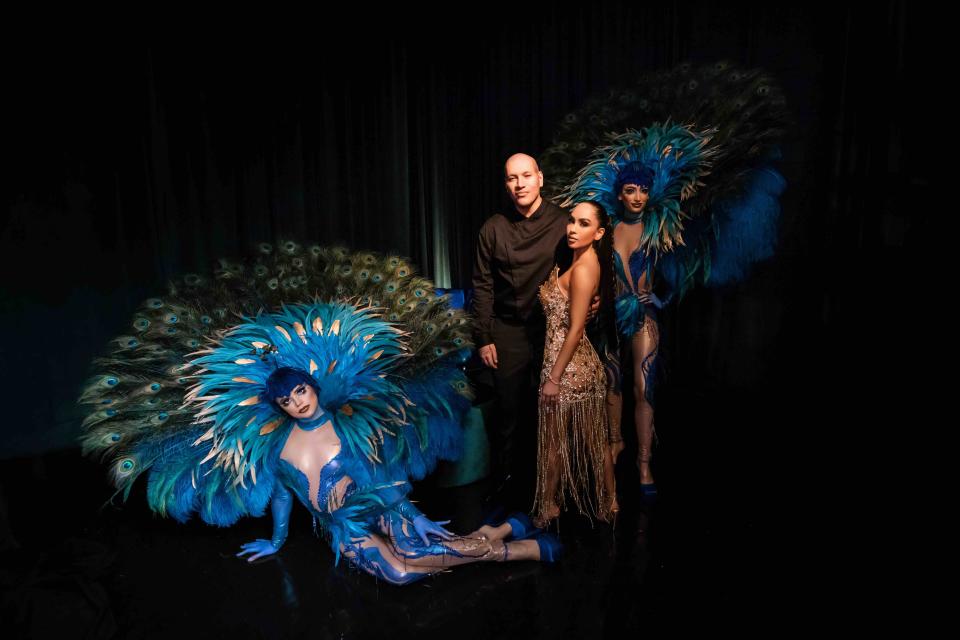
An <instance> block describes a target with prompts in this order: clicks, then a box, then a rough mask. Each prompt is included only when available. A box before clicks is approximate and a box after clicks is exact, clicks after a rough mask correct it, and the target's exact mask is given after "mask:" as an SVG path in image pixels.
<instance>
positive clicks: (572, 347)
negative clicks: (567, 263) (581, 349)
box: [544, 265, 600, 395]
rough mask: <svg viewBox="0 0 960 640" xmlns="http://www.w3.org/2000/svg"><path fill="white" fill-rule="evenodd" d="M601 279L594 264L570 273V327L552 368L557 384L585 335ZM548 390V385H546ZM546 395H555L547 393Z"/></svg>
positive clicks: (552, 374) (552, 379)
mask: <svg viewBox="0 0 960 640" xmlns="http://www.w3.org/2000/svg"><path fill="white" fill-rule="evenodd" d="M599 281H600V271H599V269H594V268H592V265H578V266H575V267H573V271H572V272H571V273H570V328H569V329H568V330H567V335H566V337H565V338H564V339H563V346H562V347H560V353H558V354H557V360H556V362H554V363H553V368H552V369H550V380H549V381H548V382H547V384H550V383H551V382H552V383H553V384H557V383H559V382H560V377H561V376H562V375H563V372H564V370H565V369H566V368H567V365H568V364H570V359H571V358H573V354H574V352H575V351H576V350H577V345H578V344H580V338H581V337H583V329H584V326H586V323H587V311H588V310H589V309H590V301H591V298H592V297H593V292H594V290H595V289H596V288H597V283H598V282H599ZM544 389H545V390H546V385H544ZM544 395H555V394H552V393H545V394H544Z"/></svg>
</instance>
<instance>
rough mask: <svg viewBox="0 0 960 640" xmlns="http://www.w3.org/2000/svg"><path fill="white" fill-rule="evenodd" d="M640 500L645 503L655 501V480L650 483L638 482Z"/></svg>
mask: <svg viewBox="0 0 960 640" xmlns="http://www.w3.org/2000/svg"><path fill="white" fill-rule="evenodd" d="M640 500H642V501H643V502H647V503H653V502H656V501H657V485H656V483H655V482H651V483H650V484H644V483H643V482H641V483H640Z"/></svg>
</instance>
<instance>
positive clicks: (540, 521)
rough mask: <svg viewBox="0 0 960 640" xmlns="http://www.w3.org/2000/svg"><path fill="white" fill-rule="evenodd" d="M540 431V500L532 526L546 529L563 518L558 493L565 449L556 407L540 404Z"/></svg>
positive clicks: (538, 468)
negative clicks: (562, 452) (551, 522)
mask: <svg viewBox="0 0 960 640" xmlns="http://www.w3.org/2000/svg"><path fill="white" fill-rule="evenodd" d="M539 431H540V433H539V439H540V441H539V442H538V460H537V500H536V505H534V509H535V513H534V514H533V523H534V525H536V526H537V527H538V528H541V529H543V528H545V527H546V526H547V525H548V524H550V521H551V520H553V519H555V518H557V517H558V516H559V515H560V506H559V505H558V504H557V489H558V486H559V484H560V464H561V460H560V447H561V446H563V445H562V443H561V437H562V434H561V433H560V429H559V424H558V414H557V407H556V406H552V405H549V404H542V403H541V406H540V430H539Z"/></svg>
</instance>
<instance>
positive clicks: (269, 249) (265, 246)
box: [257, 242, 273, 255]
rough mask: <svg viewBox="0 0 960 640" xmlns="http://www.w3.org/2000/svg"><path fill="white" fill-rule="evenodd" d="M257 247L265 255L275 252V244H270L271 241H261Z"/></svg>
mask: <svg viewBox="0 0 960 640" xmlns="http://www.w3.org/2000/svg"><path fill="white" fill-rule="evenodd" d="M257 249H259V250H260V253H262V254H264V255H270V254H271V253H273V246H272V245H270V243H269V242H261V243H260V244H259V245H257Z"/></svg>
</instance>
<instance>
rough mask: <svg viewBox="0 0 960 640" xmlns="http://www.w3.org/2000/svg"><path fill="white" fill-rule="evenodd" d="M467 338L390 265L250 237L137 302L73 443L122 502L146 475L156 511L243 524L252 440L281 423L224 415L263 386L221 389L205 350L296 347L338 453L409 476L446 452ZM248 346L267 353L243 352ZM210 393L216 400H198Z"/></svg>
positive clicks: (230, 384)
mask: <svg viewBox="0 0 960 640" xmlns="http://www.w3.org/2000/svg"><path fill="white" fill-rule="evenodd" d="M314 323H317V327H314ZM321 323H322V326H323V331H322V335H321V333H317V332H316V331H315V329H319V326H320V324H321ZM278 327H279V328H282V329H283V331H281V330H280V329H278ZM300 328H302V329H303V331H300ZM469 335H470V327H469V326H468V319H467V316H466V315H465V314H464V313H463V312H462V311H460V310H454V309H451V308H450V307H449V304H448V302H447V298H446V296H438V295H437V294H436V292H435V288H434V287H433V284H432V283H431V282H430V281H429V280H428V279H426V278H423V277H420V276H418V275H417V274H416V272H415V270H414V268H413V267H412V266H411V265H410V264H409V263H408V262H407V261H406V260H404V259H403V258H401V257H399V256H384V255H381V254H376V253H372V252H351V251H348V250H347V249H345V248H343V247H323V246H319V245H309V246H306V247H304V246H302V245H300V244H298V243H296V242H292V241H280V242H278V243H276V244H271V243H261V244H259V245H257V246H256V247H255V250H254V251H253V252H252V254H251V255H249V256H247V257H246V258H243V259H237V260H234V259H229V260H228V259H221V260H219V261H218V262H217V264H216V265H215V267H214V269H213V270H212V274H187V275H185V276H183V277H182V278H178V279H176V280H174V281H173V282H171V283H170V286H169V289H168V293H167V295H165V296H163V297H154V298H150V299H148V300H146V301H145V302H144V304H143V305H142V306H141V307H140V309H138V310H137V312H136V313H135V314H134V317H133V319H132V321H131V324H130V327H129V329H128V330H127V331H126V332H125V333H124V335H121V336H119V337H117V338H115V339H114V340H112V341H111V342H110V344H109V346H108V350H107V353H105V354H104V355H103V356H102V357H100V358H97V359H96V360H95V361H94V369H95V373H94V375H93V376H92V377H91V378H90V379H89V380H88V382H87V384H86V386H85V388H84V389H83V391H82V393H81V397H80V402H81V403H82V404H84V405H85V406H87V408H88V414H87V417H86V419H85V420H84V423H83V430H84V431H83V435H82V436H81V442H82V445H83V449H84V452H85V453H87V454H92V455H99V456H101V457H102V458H103V459H104V460H106V461H108V462H109V464H110V467H111V473H112V477H113V480H114V483H115V485H116V487H117V490H118V492H120V493H122V494H123V495H124V497H126V496H127V495H128V494H129V492H130V489H131V487H132V485H133V483H134V482H135V481H136V479H137V478H139V477H140V476H141V475H143V474H144V473H146V474H147V476H148V477H149V484H148V499H149V501H150V504H151V506H152V507H153V508H154V509H155V510H157V511H158V512H160V513H164V514H167V515H171V516H173V517H175V518H177V519H181V520H184V519H186V518H188V517H189V516H190V514H191V513H193V512H197V511H199V513H200V515H201V517H202V518H203V519H204V520H205V521H207V522H211V523H214V524H222V525H225V524H230V523H232V522H233V521H235V520H236V518H237V517H240V516H241V515H245V514H252V515H259V514H260V513H262V512H263V509H264V508H265V506H266V504H267V502H268V500H269V497H270V489H269V486H270V482H266V483H265V482H264V477H266V478H267V479H268V480H269V478H270V476H271V474H272V470H271V469H269V468H268V467H269V465H266V464H264V461H265V460H266V458H267V451H268V450H269V447H270V446H273V445H272V444H271V438H269V437H267V436H269V435H271V434H273V435H275V436H276V437H274V438H273V440H276V439H277V438H279V437H281V436H282V434H283V433H284V429H285V428H287V427H288V426H289V425H285V424H284V420H283V419H282V418H280V416H279V415H277V414H274V413H273V412H272V410H271V409H269V407H267V406H266V405H262V404H261V405H260V406H254V405H253V404H248V405H241V406H240V408H238V407H237V406H232V410H230V411H227V409H230V408H231V405H229V402H231V401H233V400H234V396H236V395H240V394H242V393H247V394H248V395H247V396H245V397H244V398H242V399H240V400H238V401H237V402H241V401H243V400H246V399H249V398H252V397H254V396H257V395H259V392H258V389H259V386H262V383H263V381H264V380H265V377H263V376H262V375H261V376H259V377H258V376H257V375H242V374H237V375H234V376H231V377H230V379H229V380H227V379H226V378H225V377H224V376H225V375H226V373H225V371H226V369H225V368H224V367H226V366H227V362H226V361H225V360H218V359H217V358H219V357H220V356H219V355H217V354H224V353H227V351H229V350H231V349H232V350H234V351H237V357H236V358H234V366H239V365H236V360H247V359H252V360H255V361H256V362H258V363H261V364H263V363H266V362H267V361H268V360H270V359H274V360H275V359H276V358H277V357H278V354H281V353H282V354H285V355H284V357H287V358H293V359H297V358H298V356H297V355H296V354H311V355H310V357H309V358H308V359H304V358H306V355H304V356H303V357H302V358H299V360H297V361H298V362H300V363H301V364H304V365H305V367H304V368H305V369H306V370H308V371H310V372H311V373H313V374H314V375H315V376H317V379H318V382H319V383H320V385H321V390H322V395H321V402H322V403H323V406H324V407H327V408H328V411H329V413H330V414H331V417H332V419H333V421H334V423H335V427H336V428H337V430H338V433H340V434H341V437H342V440H343V441H344V445H345V446H346V447H350V448H352V449H354V450H356V451H358V452H359V453H360V455H362V456H364V458H365V459H368V460H372V461H373V462H374V463H375V464H390V465H397V469H399V473H400V474H401V475H402V474H406V475H407V476H409V477H411V478H413V479H417V478H421V477H423V476H424V475H425V474H426V473H429V472H430V471H431V470H432V469H433V468H434V467H435V465H436V462H437V460H439V459H453V458H455V457H456V456H457V455H458V454H459V447H460V420H461V418H462V416H463V414H464V412H465V411H466V410H467V408H468V407H469V403H470V398H471V392H470V388H469V385H468V384H467V383H466V379H465V377H464V375H463V372H462V370H461V368H460V367H459V358H460V356H461V354H462V353H463V350H464V349H466V348H469V346H470V342H469ZM288 337H289V340H288ZM365 337H367V339H366V340H364V338H365ZM304 340H306V343H304ZM253 342H257V343H263V344H266V345H272V346H274V347H276V349H277V351H276V352H270V353H264V352H263V351H262V348H261V352H260V353H254V351H256V349H257V347H256V346H254V345H253V344H252V343H253ZM218 349H219V351H218ZM240 351H246V353H245V354H244V355H245V356H247V357H241V355H240V354H239V352H240ZM377 354H379V355H377ZM374 355H377V357H376V358H373V356H374ZM261 358H262V359H261ZM366 358H373V359H372V360H369V361H367V360H366ZM311 361H312V363H313V365H311ZM248 368H249V369H250V371H253V370H254V369H257V367H248ZM261 373H262V372H261ZM267 375H269V374H267ZM211 376H212V377H211ZM216 376H220V377H216ZM233 378H248V379H250V380H253V381H254V382H252V383H251V382H243V381H237V380H234V379H233ZM355 378H356V379H355ZM214 380H216V384H214ZM217 385H221V386H217ZM214 389H219V390H220V391H219V392H218V393H217V395H218V397H219V400H218V401H216V402H214V401H210V402H209V403H208V402H206V401H202V400H201V399H203V398H210V397H212V395H211V394H213V391H214ZM224 392H227V395H224ZM228 397H229V400H227V398H228ZM201 404H202V406H201ZM234 405H236V403H234ZM221 412H222V413H221ZM237 416H243V418H242V419H241V418H240V417H237ZM278 418H280V420H279V421H278V420H277V419H278ZM261 431H262V432H263V433H261ZM258 479H259V481H258Z"/></svg>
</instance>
